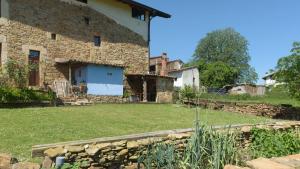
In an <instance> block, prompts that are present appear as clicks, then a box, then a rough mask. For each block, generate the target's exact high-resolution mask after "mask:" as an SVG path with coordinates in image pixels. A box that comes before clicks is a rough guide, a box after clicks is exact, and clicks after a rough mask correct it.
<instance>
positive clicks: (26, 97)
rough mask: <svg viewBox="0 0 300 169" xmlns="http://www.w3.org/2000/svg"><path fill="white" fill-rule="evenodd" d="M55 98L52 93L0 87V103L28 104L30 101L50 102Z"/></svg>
mask: <svg viewBox="0 0 300 169" xmlns="http://www.w3.org/2000/svg"><path fill="white" fill-rule="evenodd" d="M54 98H55V94H54V93H53V92H48V93H46V92H42V91H36V90H32V89H27V88H22V89H18V88H10V87H0V103H15V102H22V103H29V102H32V101H47V100H48V101H52V100H53V99H54Z"/></svg>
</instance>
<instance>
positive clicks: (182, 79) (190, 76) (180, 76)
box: [168, 66, 200, 90]
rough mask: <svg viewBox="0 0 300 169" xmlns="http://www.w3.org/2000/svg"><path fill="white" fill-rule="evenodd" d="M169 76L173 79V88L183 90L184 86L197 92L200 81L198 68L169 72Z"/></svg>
mask: <svg viewBox="0 0 300 169" xmlns="http://www.w3.org/2000/svg"><path fill="white" fill-rule="evenodd" d="M168 74H169V76H172V77H175V78H176V79H175V82H174V87H178V88H183V87H184V86H185V85H188V86H192V87H193V88H194V89H196V90H199V86H200V79H199V70H198V67H195V66H194V67H187V68H181V69H179V70H173V71H170V72H169V73H168Z"/></svg>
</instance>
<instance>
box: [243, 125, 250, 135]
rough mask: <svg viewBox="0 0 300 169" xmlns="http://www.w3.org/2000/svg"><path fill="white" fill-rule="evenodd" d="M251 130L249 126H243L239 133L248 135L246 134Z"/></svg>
mask: <svg viewBox="0 0 300 169" xmlns="http://www.w3.org/2000/svg"><path fill="white" fill-rule="evenodd" d="M251 129H252V127H251V126H243V127H242V128H241V132H242V133H243V134H248V133H250V131H251Z"/></svg>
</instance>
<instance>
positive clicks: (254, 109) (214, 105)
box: [194, 100, 300, 120]
mask: <svg viewBox="0 0 300 169" xmlns="http://www.w3.org/2000/svg"><path fill="white" fill-rule="evenodd" d="M194 104H197V105H199V106H201V107H203V108H208V109H214V110H223V111H228V112H236V113H242V114H251V115H256V116H265V117H270V118H275V119H289V120H300V108H299V107H293V106H291V105H285V104H282V105H271V104H265V103H238V102H221V101H210V100H198V101H194Z"/></svg>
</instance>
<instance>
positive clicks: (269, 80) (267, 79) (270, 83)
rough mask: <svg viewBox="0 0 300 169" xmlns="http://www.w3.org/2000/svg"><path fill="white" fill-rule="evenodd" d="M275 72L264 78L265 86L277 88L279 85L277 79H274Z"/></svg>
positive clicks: (267, 74)
mask: <svg viewBox="0 0 300 169" xmlns="http://www.w3.org/2000/svg"><path fill="white" fill-rule="evenodd" d="M274 75H275V72H271V73H266V75H265V76H264V77H263V78H262V79H263V80H265V86H267V87H268V86H277V85H278V84H280V83H278V82H277V81H276V80H275V78H274Z"/></svg>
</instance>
